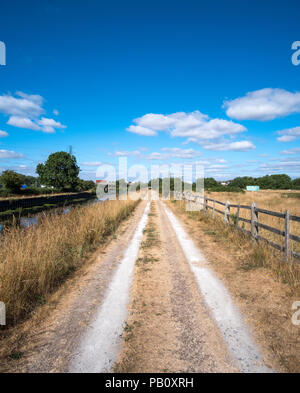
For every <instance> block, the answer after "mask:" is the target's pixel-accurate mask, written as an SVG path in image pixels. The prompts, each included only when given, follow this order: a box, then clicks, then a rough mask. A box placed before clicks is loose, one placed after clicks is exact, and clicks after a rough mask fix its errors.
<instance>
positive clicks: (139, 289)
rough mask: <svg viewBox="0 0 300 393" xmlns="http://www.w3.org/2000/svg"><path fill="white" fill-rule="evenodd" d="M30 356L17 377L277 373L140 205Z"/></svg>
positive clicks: (194, 260) (167, 217) (172, 227)
mask: <svg viewBox="0 0 300 393" xmlns="http://www.w3.org/2000/svg"><path fill="white" fill-rule="evenodd" d="M149 212H150V214H149ZM24 347H26V350H25V352H24V356H23V358H22V359H20V360H19V361H17V362H16V364H15V366H14V367H15V369H14V370H13V371H22V372H103V371H123V372H258V371H263V372H264V371H270V370H268V369H267V368H266V367H265V366H264V365H263V362H262V359H261V355H260V353H259V350H258V348H257V346H256V344H255V343H254V342H253V340H252V338H251V335H250V333H249V331H248V328H247V327H246V325H245V324H244V322H243V319H242V317H241V315H240V314H239V311H238V310H237V309H236V307H235V306H234V305H233V303H232V301H231V299H230V297H229V294H228V292H227V291H226V289H225V288H224V286H223V285H222V283H221V282H219V281H218V280H217V279H216V278H215V277H214V275H213V273H212V272H211V270H210V268H209V265H208V262H207V261H205V260H204V258H203V256H202V254H201V252H200V250H198V249H197V248H196V247H195V245H194V244H193V242H192V240H191V239H190V238H189V237H188V235H187V234H186V232H185V231H184V228H183V227H182V225H181V224H180V222H179V221H178V219H177V218H176V217H175V216H174V215H173V213H171V211H170V210H169V209H168V208H167V207H166V206H165V204H164V203H163V202H161V201H159V200H155V201H152V202H151V204H150V202H149V201H142V203H140V205H139V206H138V208H137V209H136V211H135V212H134V214H133V216H132V217H131V218H130V219H129V220H128V221H127V222H126V223H125V224H123V225H121V227H120V229H119V230H118V232H117V238H116V239H115V240H113V241H112V242H111V243H110V244H109V245H108V247H107V248H106V249H105V253H100V254H99V255H98V257H97V259H96V261H95V262H94V263H93V264H91V265H89V266H88V267H87V268H86V271H85V272H84V274H81V275H79V276H78V277H77V278H76V279H75V280H73V281H72V282H71V284H70V288H69V289H68V292H67V294H66V295H64V296H63V297H62V299H61V301H60V303H59V304H58V306H57V308H56V310H55V311H54V312H53V313H51V315H50V316H49V318H47V320H45V321H44V322H43V323H42V324H41V325H40V326H39V327H36V328H35V329H34V330H33V332H32V334H31V336H30V337H29V338H28V339H27V342H26V345H25V346H24ZM10 371H11V370H10Z"/></svg>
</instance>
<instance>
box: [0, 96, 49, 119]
mask: <svg viewBox="0 0 300 393" xmlns="http://www.w3.org/2000/svg"><path fill="white" fill-rule="evenodd" d="M16 96H17V97H18V98H16V97H13V96H11V95H5V94H3V95H2V96H0V112H1V113H4V114H6V115H13V116H21V117H27V116H29V117H34V116H40V115H41V114H42V113H43V112H44V110H43V108H42V103H43V98H42V97H41V96H39V95H29V94H25V93H22V92H17V93H16Z"/></svg>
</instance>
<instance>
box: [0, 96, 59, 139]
mask: <svg viewBox="0 0 300 393" xmlns="http://www.w3.org/2000/svg"><path fill="white" fill-rule="evenodd" d="M43 101H44V100H43V97H41V96H40V95H33V94H26V93H23V92H17V93H16V94H15V96H12V95H9V94H3V95H2V96H0V113H3V114H4V115H8V116H9V119H8V121H7V124H8V125H10V126H14V127H18V128H26V129H30V130H36V131H42V132H46V133H54V132H55V128H59V129H62V128H66V126H64V125H63V124H61V123H60V122H57V121H55V120H54V119H49V118H46V117H42V118H41V119H40V116H41V115H42V114H43V113H45V110H44V109H43V107H42V105H43ZM54 113H55V114H58V111H56V110H54Z"/></svg>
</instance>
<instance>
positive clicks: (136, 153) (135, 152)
mask: <svg viewBox="0 0 300 393" xmlns="http://www.w3.org/2000/svg"><path fill="white" fill-rule="evenodd" d="M109 155H110V156H116V157H128V156H140V155H141V152H140V151H139V150H133V151H130V150H123V151H115V152H114V153H113V154H111V153H109Z"/></svg>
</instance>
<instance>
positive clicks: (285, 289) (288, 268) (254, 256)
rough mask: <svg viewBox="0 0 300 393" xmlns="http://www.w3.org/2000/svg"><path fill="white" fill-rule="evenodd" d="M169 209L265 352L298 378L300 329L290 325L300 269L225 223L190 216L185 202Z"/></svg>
mask: <svg viewBox="0 0 300 393" xmlns="http://www.w3.org/2000/svg"><path fill="white" fill-rule="evenodd" d="M169 206H170V207H171V208H172V209H173V210H174V211H175V212H176V213H177V214H179V216H181V218H182V219H183V220H184V221H185V222H186V224H187V230H188V231H189V233H190V235H191V236H192V237H193V238H194V240H195V243H196V244H198V245H199V247H200V249H201V250H202V252H203V253H204V254H205V256H206V258H207V260H208V261H209V262H210V263H211V265H212V267H213V269H214V270H215V272H216V273H217V275H218V276H219V277H220V278H221V280H222V281H224V282H225V285H226V286H227V288H228V289H229V291H230V293H231V295H232V296H233V298H234V299H235V302H236V303H237V304H238V305H239V307H240V309H241V311H242V312H243V314H244V316H245V318H246V320H247V322H248V323H249V325H250V326H251V328H252V331H253V334H254V336H255V338H256V340H257V342H258V343H259V344H260V347H261V349H262V351H263V352H264V353H271V354H272V356H273V357H274V359H275V362H276V364H277V369H278V370H282V371H289V372H299V370H300V340H299V329H300V327H299V326H295V325H293V324H292V322H291V317H292V315H293V313H294V312H295V311H293V310H292V308H291V307H292V304H293V302H294V301H296V300H300V268H299V266H297V265H292V264H287V263H285V262H284V260H283V255H282V254H281V253H279V252H277V251H276V250H274V249H273V248H271V247H269V246H267V245H265V244H262V243H261V244H258V243H253V242H252V241H251V239H249V237H248V236H245V235H244V234H243V233H241V232H239V231H237V230H235V229H233V228H232V227H229V226H228V225H225V224H224V223H223V221H222V219H217V218H216V219H215V220H212V218H211V217H210V215H209V214H207V215H205V214H204V213H203V212H200V213H199V212H187V211H186V210H185V204H184V202H182V201H176V202H175V201H173V203H172V202H170V203H169Z"/></svg>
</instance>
